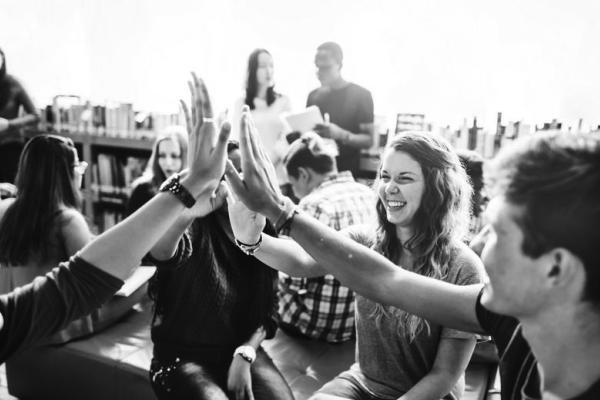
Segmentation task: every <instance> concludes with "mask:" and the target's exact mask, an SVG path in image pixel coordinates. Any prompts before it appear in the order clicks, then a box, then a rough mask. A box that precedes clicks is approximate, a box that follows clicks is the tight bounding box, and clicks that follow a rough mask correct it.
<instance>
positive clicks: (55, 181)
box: [0, 135, 97, 341]
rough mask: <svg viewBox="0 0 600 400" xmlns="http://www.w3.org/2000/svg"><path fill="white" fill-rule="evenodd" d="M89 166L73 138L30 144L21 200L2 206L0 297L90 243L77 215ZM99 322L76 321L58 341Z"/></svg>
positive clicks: (20, 178) (21, 171) (43, 138)
mask: <svg viewBox="0 0 600 400" xmlns="http://www.w3.org/2000/svg"><path fill="white" fill-rule="evenodd" d="M86 167H87V163H86V162H81V161H79V158H78V156H77V150H75V146H74V145H73V142H72V141H71V139H68V138H63V137H60V136H54V135H40V136H35V137H33V138H32V139H31V140H29V142H27V144H26V145H25V148H24V149H23V154H22V156H21V159H20V162H19V168H18V171H17V179H16V187H17V195H16V197H15V198H10V199H6V200H3V201H2V202H0V265H2V267H1V268H0V293H8V292H10V291H12V290H14V289H15V288H17V287H19V286H23V285H25V284H27V283H30V282H31V281H33V279H34V278H36V277H37V276H40V275H44V274H46V273H47V272H49V271H50V270H51V269H52V268H54V267H55V266H56V265H58V263H59V262H62V261H66V260H68V259H69V257H71V256H72V255H74V254H75V253H76V252H77V251H79V250H80V249H81V248H83V247H84V246H85V245H86V244H87V243H88V242H89V241H90V240H92V237H93V236H92V233H91V232H90V230H89V228H88V225H87V223H86V221H85V218H84V217H83V215H82V214H81V212H80V211H79V209H80V207H81V195H80V192H79V188H80V186H81V181H82V177H83V173H84V172H85V169H86ZM96 317H97V315H95V314H94V315H88V316H86V317H84V318H82V319H80V320H78V321H73V323H72V324H71V325H70V326H69V327H68V328H66V329H65V330H63V331H62V332H60V333H59V334H58V336H57V337H56V338H55V340H57V341H66V340H69V339H72V338H74V337H77V336H81V335H85V334H89V333H91V332H92V331H93V324H94V318H96Z"/></svg>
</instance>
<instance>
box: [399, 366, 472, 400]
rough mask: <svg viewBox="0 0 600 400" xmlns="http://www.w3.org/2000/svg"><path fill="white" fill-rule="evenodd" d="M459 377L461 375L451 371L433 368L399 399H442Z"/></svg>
mask: <svg viewBox="0 0 600 400" xmlns="http://www.w3.org/2000/svg"><path fill="white" fill-rule="evenodd" d="M459 378H460V375H458V376H457V375H456V374H455V373H452V372H451V371H436V370H432V371H430V372H429V373H428V374H427V375H425V376H424V377H423V378H422V379H421V380H420V381H419V382H417V384H416V385H415V386H413V387H412V388H411V389H410V390H409V391H408V392H406V393H405V394H404V395H403V396H402V397H400V399H399V400H430V399H441V398H443V397H444V396H445V395H447V394H448V393H450V391H451V390H452V388H453V387H454V385H455V384H456V382H457V381H458V379H459Z"/></svg>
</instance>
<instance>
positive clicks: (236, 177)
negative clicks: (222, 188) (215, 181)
mask: <svg viewBox="0 0 600 400" xmlns="http://www.w3.org/2000/svg"><path fill="white" fill-rule="evenodd" d="M225 179H226V180H227V183H228V184H229V187H230V188H231V189H232V194H233V195H234V196H236V197H237V198H239V197H243V195H244V192H245V190H246V187H245V185H244V181H243V180H242V177H241V176H240V174H239V173H238V172H237V170H236V169H235V167H234V166H233V164H232V163H231V161H230V160H227V164H226V165H225Z"/></svg>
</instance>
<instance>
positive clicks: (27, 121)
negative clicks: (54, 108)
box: [8, 114, 40, 129]
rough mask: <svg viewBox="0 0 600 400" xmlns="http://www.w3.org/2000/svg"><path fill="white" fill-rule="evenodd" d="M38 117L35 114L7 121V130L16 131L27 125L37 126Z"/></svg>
mask: <svg viewBox="0 0 600 400" xmlns="http://www.w3.org/2000/svg"><path fill="white" fill-rule="evenodd" d="M39 120H40V117H39V116H38V115H37V114H27V115H24V116H22V117H18V118H14V119H11V120H9V121H8V127H9V129H18V128H22V127H24V126H28V125H34V124H37V123H38V121H39Z"/></svg>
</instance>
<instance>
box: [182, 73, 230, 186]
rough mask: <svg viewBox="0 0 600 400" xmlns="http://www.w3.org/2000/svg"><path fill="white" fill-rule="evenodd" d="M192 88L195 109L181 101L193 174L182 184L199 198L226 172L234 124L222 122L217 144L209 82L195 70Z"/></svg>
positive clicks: (189, 166) (191, 83)
mask: <svg viewBox="0 0 600 400" xmlns="http://www.w3.org/2000/svg"><path fill="white" fill-rule="evenodd" d="M188 87H189V89H190V96H191V112H190V110H189V109H188V107H187V105H186V103H185V102H184V101H183V100H180V103H181V108H182V109H183V113H184V115H185V120H186V128H187V132H188V135H189V147H188V168H189V175H188V176H187V178H186V181H185V182H184V181H182V183H184V184H185V185H186V186H190V187H188V190H190V191H191V192H192V194H193V195H194V196H195V197H198V196H199V195H200V194H201V193H203V192H205V190H206V189H207V188H212V190H215V189H216V188H217V187H218V184H219V181H220V179H221V177H222V176H223V173H224V172H225V162H226V160H227V139H228V138H229V134H230V133H231V125H230V124H229V123H228V122H225V123H223V125H221V129H220V132H219V135H218V138H217V140H216V144H215V136H216V130H215V126H214V123H213V120H212V118H213V111H212V105H211V102H210V97H209V95H208V90H207V89H206V85H205V84H204V82H203V81H202V80H201V79H199V78H198V77H197V76H196V74H194V73H192V81H188Z"/></svg>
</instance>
